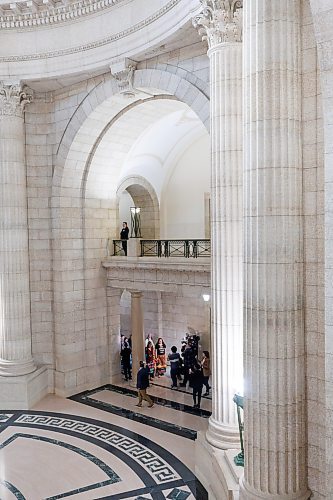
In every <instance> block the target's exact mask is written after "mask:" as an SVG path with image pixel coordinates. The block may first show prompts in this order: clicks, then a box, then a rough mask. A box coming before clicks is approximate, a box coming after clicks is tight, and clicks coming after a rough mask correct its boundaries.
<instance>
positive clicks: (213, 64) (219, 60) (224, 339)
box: [194, 0, 243, 449]
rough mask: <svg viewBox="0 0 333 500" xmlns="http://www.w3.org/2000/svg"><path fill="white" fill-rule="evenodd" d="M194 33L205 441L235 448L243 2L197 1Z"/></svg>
mask: <svg viewBox="0 0 333 500" xmlns="http://www.w3.org/2000/svg"><path fill="white" fill-rule="evenodd" d="M201 3H202V4H203V11H202V13H201V14H200V15H199V16H197V17H196V18H195V19H194V25H195V26H197V27H199V32H200V33H201V34H203V38H204V39H207V41H208V44H209V50H208V56H209V59H210V90H211V95H210V124H211V129H210V133H211V246H212V259H211V280H212V281H211V293H212V335H211V337H212V379H213V384H212V416H211V418H210V420H209V427H208V431H207V435H206V436H207V440H208V441H209V442H210V443H211V444H212V445H213V446H216V447H218V448H224V449H228V448H235V447H238V446H239V430H238V425H237V419H236V409H235V404H234V403H233V396H234V394H235V393H236V392H239V391H242V384H243V204H242V197H243V179H242V177H243V157H242V149H243V148H242V140H243V137H242V134H243V122H242V98H243V94H242V70H243V65H242V41H241V40H242V1H240V0H236V1H235V0H218V1H214V2H212V1H211V0H202V1H201Z"/></svg>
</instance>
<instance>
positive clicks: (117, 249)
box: [113, 240, 125, 255]
mask: <svg viewBox="0 0 333 500" xmlns="http://www.w3.org/2000/svg"><path fill="white" fill-rule="evenodd" d="M113 255H125V252H124V249H123V242H122V240H113Z"/></svg>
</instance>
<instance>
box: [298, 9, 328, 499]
mask: <svg viewBox="0 0 333 500" xmlns="http://www.w3.org/2000/svg"><path fill="white" fill-rule="evenodd" d="M301 33H302V121H303V127H302V143H303V208H304V250H305V280H304V286H305V335H306V350H307V371H306V385H307V417H308V480H309V487H310V489H311V490H312V492H313V494H314V496H315V498H326V496H325V495H326V474H325V454H326V443H325V429H326V415H325V404H326V403H325V328H324V318H325V300H324V259H325V255H324V243H325V242H324V144H323V119H322V96H321V89H320V81H319V78H320V74H319V69H318V55H317V48H316V40H315V36H314V30H313V21H312V15H311V11H310V5H309V2H307V1H306V2H303V4H302V24H301Z"/></svg>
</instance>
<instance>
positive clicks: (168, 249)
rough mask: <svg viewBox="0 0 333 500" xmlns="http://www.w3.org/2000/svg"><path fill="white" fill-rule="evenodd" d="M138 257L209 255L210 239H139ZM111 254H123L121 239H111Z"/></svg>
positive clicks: (195, 256) (194, 256)
mask: <svg viewBox="0 0 333 500" xmlns="http://www.w3.org/2000/svg"><path fill="white" fill-rule="evenodd" d="M140 246H141V251H140V257H185V258H191V257H193V258H195V259H196V258H199V257H210V240H141V241H140ZM113 255H114V256H121V255H124V251H123V246H122V240H113Z"/></svg>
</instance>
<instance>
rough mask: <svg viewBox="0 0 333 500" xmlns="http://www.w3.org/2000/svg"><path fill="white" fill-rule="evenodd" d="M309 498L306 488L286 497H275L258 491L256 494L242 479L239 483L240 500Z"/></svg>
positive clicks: (309, 494)
mask: <svg viewBox="0 0 333 500" xmlns="http://www.w3.org/2000/svg"><path fill="white" fill-rule="evenodd" d="M310 496H311V492H310V491H309V490H308V489H307V488H306V489H304V490H303V491H297V492H295V493H289V494H286V495H283V494H280V495H275V494H273V493H262V492H260V491H259V492H258V491H255V490H253V489H252V488H251V487H250V486H249V485H247V484H246V482H245V480H244V477H242V478H241V481H240V495H239V498H240V500H258V499H260V498H261V499H263V498H265V499H267V500H308V498H310Z"/></svg>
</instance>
